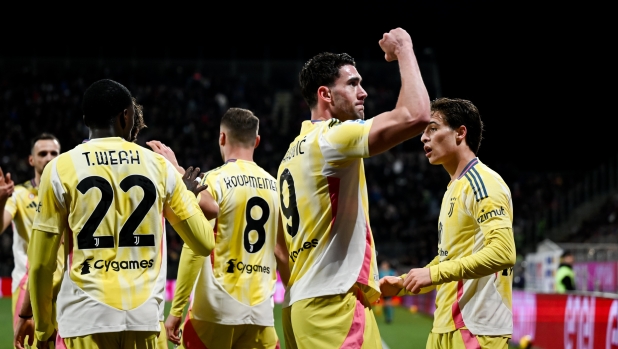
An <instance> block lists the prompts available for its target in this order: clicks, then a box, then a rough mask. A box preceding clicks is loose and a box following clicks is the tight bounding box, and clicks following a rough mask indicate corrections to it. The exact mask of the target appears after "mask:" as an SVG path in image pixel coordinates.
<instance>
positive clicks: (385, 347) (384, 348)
mask: <svg viewBox="0 0 618 349" xmlns="http://www.w3.org/2000/svg"><path fill="white" fill-rule="evenodd" d="M380 340H381V341H382V349H391V348H389V346H388V345H386V342H385V341H384V339H381V338H380Z"/></svg>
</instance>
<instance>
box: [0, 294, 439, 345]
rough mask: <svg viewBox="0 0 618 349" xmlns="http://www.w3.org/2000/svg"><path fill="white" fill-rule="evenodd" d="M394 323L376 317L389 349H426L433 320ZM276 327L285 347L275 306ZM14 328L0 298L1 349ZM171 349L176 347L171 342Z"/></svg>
mask: <svg viewBox="0 0 618 349" xmlns="http://www.w3.org/2000/svg"><path fill="white" fill-rule="evenodd" d="M170 304H171V303H170V302H167V303H166V304H165V314H166V316H167V314H168V312H169V307H170ZM393 319H394V320H393V322H391V323H390V324H386V323H385V322H384V317H383V316H376V320H377V322H378V327H379V328H380V335H381V336H382V340H383V341H384V342H385V343H386V345H388V347H389V348H390V349H424V348H425V342H426V341H427V334H428V333H429V331H430V330H431V324H432V319H431V317H429V316H426V315H422V314H418V313H416V314H413V313H411V312H410V311H408V309H406V308H403V307H395V313H394V316H393ZM275 328H276V330H277V334H278V335H279V339H280V341H281V348H285V340H284V338H283V329H282V328H281V306H280V305H275ZM12 344H13V329H12V324H11V298H0V349H9V348H12ZM168 344H169V349H173V348H174V346H173V345H172V344H171V343H169V342H168Z"/></svg>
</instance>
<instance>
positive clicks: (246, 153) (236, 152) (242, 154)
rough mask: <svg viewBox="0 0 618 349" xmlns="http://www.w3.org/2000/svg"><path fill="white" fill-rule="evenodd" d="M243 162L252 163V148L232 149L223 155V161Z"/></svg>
mask: <svg viewBox="0 0 618 349" xmlns="http://www.w3.org/2000/svg"><path fill="white" fill-rule="evenodd" d="M234 159H235V160H245V161H251V162H253V148H251V149H249V148H241V147H234V148H231V149H229V150H228V151H227V152H225V153H224V154H223V160H224V161H225V162H228V161H229V160H234Z"/></svg>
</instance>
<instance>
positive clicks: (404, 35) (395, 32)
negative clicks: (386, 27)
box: [378, 28, 412, 62]
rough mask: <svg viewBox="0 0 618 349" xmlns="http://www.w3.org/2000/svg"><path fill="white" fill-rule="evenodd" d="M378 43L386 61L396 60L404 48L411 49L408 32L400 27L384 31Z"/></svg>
mask: <svg viewBox="0 0 618 349" xmlns="http://www.w3.org/2000/svg"><path fill="white" fill-rule="evenodd" d="M378 43H379V44H380V48H381V49H382V51H384V58H385V59H386V61H387V62H392V61H396V60H397V58H398V56H399V55H400V54H402V53H403V52H404V51H406V50H410V51H412V39H411V38H410V34H408V32H407V31H405V30H403V29H401V28H396V29H392V30H391V31H389V32H388V33H384V36H383V37H382V39H381V40H380V41H379V42H378Z"/></svg>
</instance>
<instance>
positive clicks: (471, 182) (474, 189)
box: [464, 173, 480, 201]
mask: <svg viewBox="0 0 618 349" xmlns="http://www.w3.org/2000/svg"><path fill="white" fill-rule="evenodd" d="M464 176H465V177H466V179H467V180H468V182H470V186H471V187H472V190H473V191H474V198H475V199H476V201H480V200H479V194H478V190H477V189H476V185H475V184H474V182H473V181H472V178H470V176H469V175H468V174H467V173H466V174H464Z"/></svg>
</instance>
